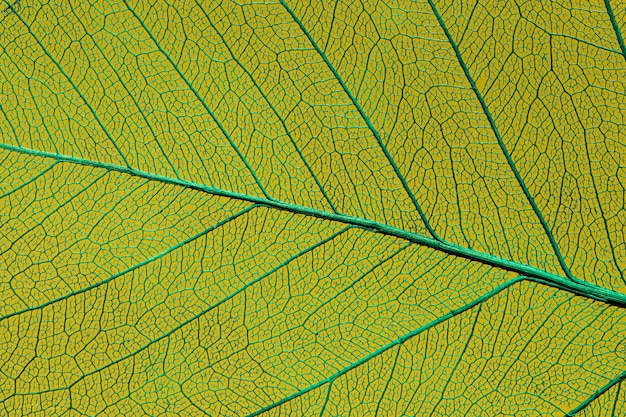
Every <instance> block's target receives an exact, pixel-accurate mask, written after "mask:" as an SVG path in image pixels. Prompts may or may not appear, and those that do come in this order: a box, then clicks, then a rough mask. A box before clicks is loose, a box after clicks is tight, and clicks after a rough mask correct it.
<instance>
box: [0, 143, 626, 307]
mask: <svg viewBox="0 0 626 417" xmlns="http://www.w3.org/2000/svg"><path fill="white" fill-rule="evenodd" d="M0 149H6V150H9V151H13V152H18V153H21V154H24V155H33V156H39V157H42V158H51V159H55V160H57V161H59V162H67V163H72V164H78V165H84V166H90V167H94V168H101V169H105V170H108V171H113V172H119V173H122V174H127V175H132V176H135V177H141V178H146V179H149V180H152V181H157V182H160V183H163V184H172V185H177V186H180V187H184V188H188V189H191V190H196V191H200V192H204V193H207V194H211V195H215V196H221V197H227V198H233V199H236V200H242V201H249V202H251V203H256V204H259V205H263V206H266V207H270V208H273V209H275V210H281V211H285V212H290V213H296V214H301V215H304V216H310V217H316V218H319V219H324V220H329V221H334V222H339V223H343V224H346V225H350V226H353V227H359V228H362V229H366V230H369V231H372V232H375V233H380V234H384V235H388V236H394V237H397V238H400V239H404V240H407V241H409V242H412V243H415V244H418V245H422V246H427V247H429V248H432V249H435V250H438V251H441V252H444V253H447V254H449V255H454V256H458V257H460V258H465V259H469V260H471V261H478V262H481V263H483V264H486V265H490V266H493V267H496V268H500V269H504V270H506V271H511V272H515V273H517V274H520V275H526V276H528V277H531V278H533V279H535V280H536V281H537V282H541V283H542V284H544V285H548V286H551V287H554V288H560V289H563V290H565V291H569V292H572V293H574V294H576V295H579V296H582V297H587V298H592V299H594V300H596V301H601V302H604V303H607V304H611V305H614V306H618V307H623V308H626V294H622V293H619V292H617V291H613V290H610V289H606V288H603V287H600V286H598V285H595V284H591V283H589V282H585V281H580V282H574V281H571V280H569V279H564V278H563V277H561V276H559V275H555V274H552V273H550V272H547V271H544V270H542V269H539V268H536V267H533V266H530V265H525V264H522V263H518V262H515V261H511V260H508V259H504V258H500V257H498V256H493V255H490V254H488V253H484V252H479V251H477V250H473V249H468V248H464V247H462V246H458V245H455V244H451V243H448V242H445V241H443V242H442V241H439V240H436V239H433V238H430V237H427V236H423V235H420V234H418V233H414V232H410V231H407V230H404V229H400V228H397V227H393V226H389V225H387V224H384V223H379V222H376V221H373V220H368V219H364V218H361V217H355V216H348V215H345V214H337V213H330V212H327V211H323V210H318V209H314V208H310V207H304V206H299V205H295V204H291V203H285V202H282V201H278V200H268V199H265V198H262V197H257V196H251V195H247V194H241V193H237V192H234V191H228V190H223V189H220V188H214V187H209V186H207V185H203V184H198V183H194V182H190V181H184V180H179V179H174V178H169V177H165V176H162V175H158V174H153V173H150V172H145V171H141V170H137V169H133V168H128V167H123V166H120V165H114V164H108V163H103V162H97V161H92V160H88V159H83V158H77V157H73V156H67V155H59V154H53V153H50V152H45V151H38V150H34V149H28V148H21V147H17V146H13V145H6V144H3V143H0Z"/></svg>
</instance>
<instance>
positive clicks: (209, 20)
mask: <svg viewBox="0 0 626 417" xmlns="http://www.w3.org/2000/svg"><path fill="white" fill-rule="evenodd" d="M196 4H197V5H198V7H200V10H202V13H204V16H205V17H206V20H207V21H208V22H209V25H211V27H212V28H213V30H215V33H217V35H218V36H219V37H220V39H221V40H222V43H223V44H224V46H225V47H226V49H227V50H228V53H229V54H230V56H231V57H232V58H233V61H235V63H236V64H237V65H238V66H239V68H241V69H242V71H243V72H245V73H246V75H247V76H248V78H249V79H250V81H251V82H252V84H253V85H254V87H255V88H256V89H257V91H258V92H259V93H260V94H261V97H263V99H264V100H265V102H266V103H267V105H268V106H269V108H270V109H271V110H272V112H273V113H274V114H275V115H276V118H277V119H278V121H279V122H280V124H281V125H282V126H283V129H284V131H285V133H286V134H287V137H288V138H289V140H290V141H291V144H292V146H293V147H294V149H295V150H296V152H297V153H298V156H299V157H300V160H301V161H302V163H303V164H304V166H305V167H306V169H307V170H308V171H309V174H310V175H311V177H312V178H313V181H315V184H317V187H318V188H319V189H320V191H321V192H322V195H323V196H324V199H326V202H327V203H328V205H329V206H330V208H331V209H332V210H333V211H334V212H335V213H338V211H337V209H336V208H335V206H334V205H333V202H332V201H331V199H330V197H329V196H328V194H327V193H326V190H325V189H324V186H323V185H322V183H320V181H319V179H318V178H317V175H315V173H314V172H313V168H312V167H311V165H309V163H308V161H307V160H306V158H305V157H304V154H303V153H302V150H300V147H299V146H298V144H297V143H296V140H295V139H294V138H293V136H292V134H291V132H290V131H289V129H288V128H287V123H286V122H285V120H284V119H283V118H282V117H281V116H280V115H279V114H278V110H276V108H275V107H274V105H273V104H272V103H271V102H270V100H269V97H267V95H266V94H265V92H264V91H263V90H262V89H261V86H260V85H259V84H258V83H257V82H256V80H255V78H254V77H253V76H252V74H251V73H250V71H248V69H247V68H246V67H245V66H244V65H243V64H242V63H241V61H239V59H238V58H237V57H236V56H235V53H234V52H233V51H232V49H231V47H230V45H228V43H226V39H225V38H224V35H222V33H221V32H220V31H219V30H217V27H215V25H214V24H213V21H212V20H211V18H210V17H209V14H208V13H207V12H206V11H205V10H204V7H202V5H201V4H200V3H199V2H198V1H196Z"/></svg>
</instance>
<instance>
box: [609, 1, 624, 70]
mask: <svg viewBox="0 0 626 417" xmlns="http://www.w3.org/2000/svg"><path fill="white" fill-rule="evenodd" d="M604 5H605V6H606V12H607V13H608V14H609V18H610V19H611V25H612V26H613V31H614V32H615V37H616V38H617V43H619V47H620V49H621V50H622V56H623V57H624V59H626V44H624V38H623V37H622V31H621V30H620V29H619V25H618V24H617V19H616V18H615V13H613V8H612V7H611V1H610V0H604Z"/></svg>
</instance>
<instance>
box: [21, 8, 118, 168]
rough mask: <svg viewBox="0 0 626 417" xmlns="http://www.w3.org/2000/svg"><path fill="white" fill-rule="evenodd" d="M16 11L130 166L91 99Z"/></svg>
mask: <svg viewBox="0 0 626 417" xmlns="http://www.w3.org/2000/svg"><path fill="white" fill-rule="evenodd" d="M13 11H14V12H15V15H16V16H17V17H18V18H19V19H20V21H21V22H22V23H23V24H24V27H26V30H28V33H30V35H31V36H32V37H33V39H35V41H36V42H37V44H38V45H39V46H40V47H41V50H42V51H43V53H44V54H46V56H47V57H48V58H49V59H50V60H51V61H52V63H53V64H54V65H55V66H56V67H57V68H58V69H59V72H60V73H61V74H62V75H63V76H64V77H65V79H67V81H68V82H69V83H70V85H71V86H72V88H73V89H74V91H76V93H77V94H78V96H79V97H80V98H81V100H82V101H83V103H85V106H87V108H88V109H89V111H90V112H91V114H92V115H93V117H94V119H95V120H96V122H97V123H98V125H99V126H100V129H102V132H104V134H105V135H106V137H107V138H108V139H109V141H110V142H111V143H112V144H113V146H114V147H115V150H116V151H117V153H118V154H119V155H120V157H121V158H122V160H123V161H124V164H125V165H126V166H127V167H130V164H129V163H128V160H127V159H126V156H125V155H124V154H123V153H122V150H121V149H120V147H119V146H118V145H117V142H115V140H114V139H113V137H112V136H111V134H110V133H109V131H108V130H107V128H106V127H105V126H104V124H103V123H102V121H101V120H100V117H98V114H97V113H96V110H95V109H94V108H93V107H92V106H91V103H89V101H88V100H87V98H86V97H85V96H84V94H83V93H82V92H81V91H80V89H79V88H78V86H77V85H76V84H75V83H74V81H73V80H72V79H71V78H70V76H69V75H67V73H66V72H65V70H64V69H63V67H61V64H60V63H59V62H58V61H57V60H56V59H54V57H53V56H52V55H51V54H50V52H48V50H47V49H46V47H45V46H44V45H43V43H41V41H40V40H39V38H38V37H37V36H36V35H35V34H34V33H33V31H32V30H30V26H29V25H28V24H27V23H26V22H25V21H24V19H23V18H22V16H21V15H20V14H19V13H17V11H16V10H15V9H14V10H13Z"/></svg>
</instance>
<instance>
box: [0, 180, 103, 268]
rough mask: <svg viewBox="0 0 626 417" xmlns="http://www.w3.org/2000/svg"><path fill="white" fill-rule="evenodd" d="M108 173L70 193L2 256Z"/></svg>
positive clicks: (0, 254) (13, 242) (2, 253)
mask: <svg viewBox="0 0 626 417" xmlns="http://www.w3.org/2000/svg"><path fill="white" fill-rule="evenodd" d="M107 175H109V172H106V171H105V172H103V173H102V175H100V176H98V177H97V178H96V179H94V180H93V181H91V182H90V183H89V184H87V185H85V186H83V187H82V188H81V189H80V190H79V191H78V192H76V193H75V194H72V195H70V196H69V197H68V199H67V200H66V201H64V202H63V203H61V204H59V205H58V206H57V207H55V208H54V209H52V210H50V211H49V212H48V213H46V215H45V216H44V217H43V218H42V219H41V220H40V221H39V222H37V224H34V225H33V226H31V227H30V228H28V229H27V230H26V231H25V232H24V233H22V234H21V235H19V236H18V237H17V238H15V239H14V240H13V241H12V242H11V244H10V245H9V246H8V247H7V248H4V249H3V250H2V251H0V258H1V257H2V255H4V254H5V253H7V252H8V251H9V250H11V249H12V248H13V246H14V245H15V244H16V243H17V242H19V241H20V240H21V239H23V238H24V236H26V235H27V234H28V233H30V232H32V231H33V230H35V229H36V228H38V227H41V226H42V225H43V224H44V223H45V221H46V220H48V219H49V218H50V217H51V216H52V215H53V214H55V213H58V212H59V210H61V209H62V208H63V207H65V206H66V205H68V204H70V203H71V202H72V201H74V199H76V198H78V196H80V195H81V194H82V193H84V192H86V191H87V190H88V189H90V188H91V187H93V186H94V185H95V184H96V183H97V182H98V181H100V180H101V179H102V178H104V177H106V176H107Z"/></svg>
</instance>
